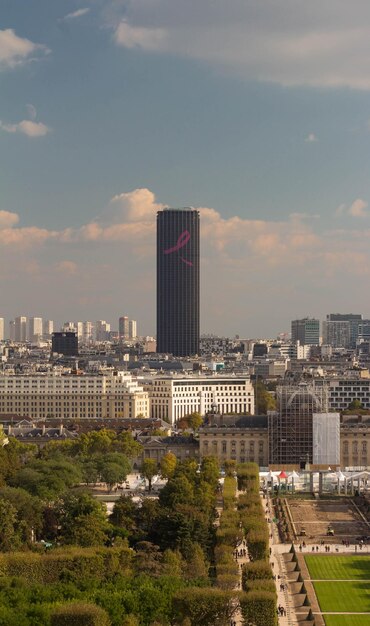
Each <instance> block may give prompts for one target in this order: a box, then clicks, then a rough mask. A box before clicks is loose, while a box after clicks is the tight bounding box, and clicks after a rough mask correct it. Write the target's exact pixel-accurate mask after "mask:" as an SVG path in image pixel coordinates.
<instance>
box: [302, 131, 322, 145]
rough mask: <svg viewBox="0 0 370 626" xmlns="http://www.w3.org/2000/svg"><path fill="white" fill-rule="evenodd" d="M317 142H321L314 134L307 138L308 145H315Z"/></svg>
mask: <svg viewBox="0 0 370 626" xmlns="http://www.w3.org/2000/svg"><path fill="white" fill-rule="evenodd" d="M315 141H319V140H318V138H317V137H316V135H315V134H314V133H310V134H309V135H307V137H306V138H305V142H306V143H314V142H315Z"/></svg>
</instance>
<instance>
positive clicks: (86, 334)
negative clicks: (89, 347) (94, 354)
mask: <svg viewBox="0 0 370 626" xmlns="http://www.w3.org/2000/svg"><path fill="white" fill-rule="evenodd" d="M93 330H94V325H93V323H92V322H84V323H83V327H82V341H83V343H90V342H91V341H92V340H93Z"/></svg>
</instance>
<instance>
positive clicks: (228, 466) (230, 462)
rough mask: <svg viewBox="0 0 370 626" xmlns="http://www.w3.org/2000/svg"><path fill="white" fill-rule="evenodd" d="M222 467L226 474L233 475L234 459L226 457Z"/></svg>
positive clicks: (234, 469)
mask: <svg viewBox="0 0 370 626" xmlns="http://www.w3.org/2000/svg"><path fill="white" fill-rule="evenodd" d="M224 469H225V474H226V476H234V474H235V471H236V461H234V459H227V460H226V461H224Z"/></svg>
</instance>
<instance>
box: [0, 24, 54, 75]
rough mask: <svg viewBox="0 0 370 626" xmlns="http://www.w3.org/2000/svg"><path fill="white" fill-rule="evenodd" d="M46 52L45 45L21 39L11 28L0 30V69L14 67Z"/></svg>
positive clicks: (47, 50)
mask: <svg viewBox="0 0 370 626" xmlns="http://www.w3.org/2000/svg"><path fill="white" fill-rule="evenodd" d="M48 52H50V51H49V49H48V48H47V47H46V46H44V45H41V44H37V43H34V42H33V41H30V40H29V39H24V38H23V39H22V37H19V36H18V35H16V34H15V32H14V30H13V29H11V28H7V29H6V30H0V70H1V69H6V68H13V67H16V66H17V65H21V64H23V63H25V62H27V61H29V60H31V59H34V58H35V57H36V56H37V55H39V54H47V53H48Z"/></svg>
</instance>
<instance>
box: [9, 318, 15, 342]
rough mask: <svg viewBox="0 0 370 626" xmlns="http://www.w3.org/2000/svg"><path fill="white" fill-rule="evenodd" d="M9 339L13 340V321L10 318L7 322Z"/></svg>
mask: <svg viewBox="0 0 370 626" xmlns="http://www.w3.org/2000/svg"><path fill="white" fill-rule="evenodd" d="M9 339H10V341H15V321H14V320H10V322H9Z"/></svg>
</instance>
